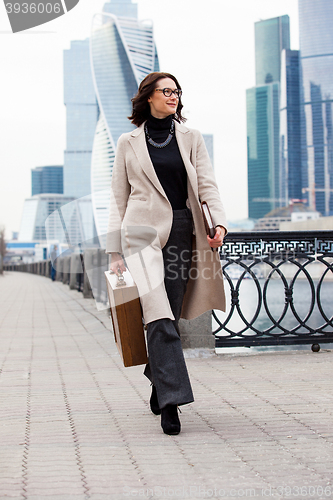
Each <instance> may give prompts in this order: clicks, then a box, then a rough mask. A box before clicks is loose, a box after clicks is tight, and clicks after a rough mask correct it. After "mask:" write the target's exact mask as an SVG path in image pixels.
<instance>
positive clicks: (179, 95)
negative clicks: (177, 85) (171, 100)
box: [155, 87, 183, 99]
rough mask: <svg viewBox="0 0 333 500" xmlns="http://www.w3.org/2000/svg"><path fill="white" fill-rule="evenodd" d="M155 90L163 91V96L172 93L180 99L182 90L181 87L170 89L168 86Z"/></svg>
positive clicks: (168, 95)
mask: <svg viewBox="0 0 333 500" xmlns="http://www.w3.org/2000/svg"><path fill="white" fill-rule="evenodd" d="M155 92H163V95H165V97H171V96H172V94H174V95H175V97H176V99H180V98H181V96H182V94H183V91H182V90H181V89H175V90H172V89H170V88H168V87H166V88H164V89H155ZM166 92H167V93H166Z"/></svg>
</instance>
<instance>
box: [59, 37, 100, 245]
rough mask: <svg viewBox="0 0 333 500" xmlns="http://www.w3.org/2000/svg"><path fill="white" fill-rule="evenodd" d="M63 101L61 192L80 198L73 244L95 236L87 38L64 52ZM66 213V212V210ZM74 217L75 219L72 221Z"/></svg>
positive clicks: (94, 108)
mask: <svg viewBox="0 0 333 500" xmlns="http://www.w3.org/2000/svg"><path fill="white" fill-rule="evenodd" d="M64 102H65V105H66V150H65V153H64V195H65V196H67V197H74V198H77V199H80V200H81V202H78V203H77V204H76V210H75V211H74V212H73V213H72V212H71V211H67V212H68V214H71V215H70V216H71V220H65V224H66V225H67V226H69V227H72V226H73V224H74V225H75V224H76V231H71V234H75V235H77V238H76V240H75V241H74V240H73V241H71V243H72V244H73V245H77V244H79V243H82V242H87V241H91V240H92V239H93V238H94V237H95V236H96V229H95V223H94V216H93V209H92V202H91V156H92V147H93V140H94V135H95V130H96V124H97V121H98V117H99V108H98V103H97V99H96V96H95V91H94V85H93V80H92V74H91V66H90V50H89V39H88V38H87V39H86V40H75V41H72V42H71V45H70V49H68V50H65V51H64ZM67 212H66V213H67ZM73 217H76V222H73Z"/></svg>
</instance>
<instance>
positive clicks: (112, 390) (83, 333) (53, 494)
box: [0, 273, 333, 500]
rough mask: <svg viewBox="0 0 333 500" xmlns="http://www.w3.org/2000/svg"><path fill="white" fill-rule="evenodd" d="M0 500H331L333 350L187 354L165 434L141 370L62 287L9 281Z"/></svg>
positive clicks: (98, 318)
mask: <svg viewBox="0 0 333 500" xmlns="http://www.w3.org/2000/svg"><path fill="white" fill-rule="evenodd" d="M0 303H1V307H0V395H1V404H0V499H1V500H3V499H7V498H15V499H16V498H17V499H23V500H24V499H28V500H67V499H68V500H72V499H73V500H86V499H91V500H107V499H110V500H111V499H112V500H113V499H123V498H146V499H148V498H149V499H155V498H161V499H164V498H181V499H183V498H188V499H197V498H250V497H251V498H253V497H257V498H259V499H260V498H289V499H290V498H293V499H295V498H303V499H304V498H305V499H312V498H315V499H319V498H326V499H327V498H333V391H332V385H333V382H332V380H333V363H332V356H333V353H332V351H329V350H325V346H322V350H321V351H320V352H319V353H312V352H311V351H310V350H309V351H289V352H278V353H264V354H263V353H261V354H256V355H235V354H222V355H218V356H216V355H214V354H212V355H210V356H209V355H208V354H207V356H206V357H194V356H193V353H192V357H189V358H188V360H187V363H188V368H189V372H190V377H191V380H192V384H193V390H194V395H195V399H196V401H195V402H194V403H192V404H191V405H187V406H184V407H182V413H181V415H180V419H181V423H182V432H181V433H180V434H179V435H178V436H167V435H165V434H163V432H162V430H161V427H160V417H158V416H155V415H153V414H152V413H151V412H150V410H149V397H150V387H149V384H148V382H147V380H146V379H145V377H144V376H143V375H142V367H132V368H124V367H123V366H122V363H121V360H120V358H119V355H118V353H117V349H116V347H115V344H114V341H113V335H112V333H111V331H110V320H109V318H108V317H107V316H106V315H105V314H104V313H98V312H97V311H96V309H95V307H94V301H93V300H87V299H86V300H84V299H83V298H82V295H81V294H79V293H78V292H76V291H70V290H69V288H68V287H67V286H65V285H63V284H62V283H58V282H56V283H52V282H51V280H49V279H46V278H44V277H40V276H33V275H28V274H23V273H22V274H21V273H5V275H4V276H3V277H2V276H0Z"/></svg>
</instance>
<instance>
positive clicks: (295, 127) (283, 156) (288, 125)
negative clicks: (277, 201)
mask: <svg viewBox="0 0 333 500" xmlns="http://www.w3.org/2000/svg"><path fill="white" fill-rule="evenodd" d="M280 196H281V198H282V200H284V205H286V206H288V204H289V201H290V200H296V199H297V200H300V199H302V198H303V196H302V184H301V127H300V86H299V51H298V50H283V51H282V55H281V91H280Z"/></svg>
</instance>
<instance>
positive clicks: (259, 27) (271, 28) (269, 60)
mask: <svg viewBox="0 0 333 500" xmlns="http://www.w3.org/2000/svg"><path fill="white" fill-rule="evenodd" d="M254 26H255V28H254V32H255V55H256V85H263V84H265V83H271V82H279V81H280V68H281V52H282V50H283V49H289V48H290V28H289V16H281V17H274V18H272V19H266V20H264V21H258V22H257V23H255V25H254Z"/></svg>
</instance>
